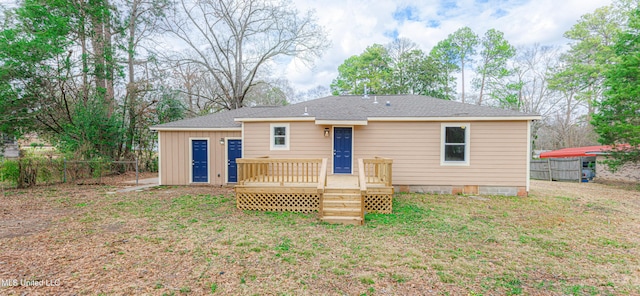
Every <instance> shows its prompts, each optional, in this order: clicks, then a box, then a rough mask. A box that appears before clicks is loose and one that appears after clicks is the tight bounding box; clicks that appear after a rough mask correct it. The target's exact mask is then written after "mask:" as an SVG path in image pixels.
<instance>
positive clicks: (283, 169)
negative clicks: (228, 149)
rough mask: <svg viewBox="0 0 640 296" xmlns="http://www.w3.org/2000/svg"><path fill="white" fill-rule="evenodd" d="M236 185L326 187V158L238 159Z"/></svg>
mask: <svg viewBox="0 0 640 296" xmlns="http://www.w3.org/2000/svg"><path fill="white" fill-rule="evenodd" d="M236 163H237V164H238V184H239V185H245V184H246V183H247V182H251V183H273V184H279V185H280V186H283V185H284V184H285V183H316V184H318V189H320V185H322V188H324V186H325V185H326V171H327V159H326V158H239V159H236Z"/></svg>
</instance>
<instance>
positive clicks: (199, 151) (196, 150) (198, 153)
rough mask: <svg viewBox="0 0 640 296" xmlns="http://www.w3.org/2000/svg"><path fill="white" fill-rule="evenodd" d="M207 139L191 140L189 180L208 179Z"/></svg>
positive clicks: (205, 180) (196, 181)
mask: <svg viewBox="0 0 640 296" xmlns="http://www.w3.org/2000/svg"><path fill="white" fill-rule="evenodd" d="M208 162H209V157H208V155H207V140H192V141H191V182H193V183H200V182H208V181H209V172H208V170H207V167H208Z"/></svg>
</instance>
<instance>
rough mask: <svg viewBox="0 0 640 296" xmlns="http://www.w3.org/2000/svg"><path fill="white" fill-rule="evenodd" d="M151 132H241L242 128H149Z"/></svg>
mask: <svg viewBox="0 0 640 296" xmlns="http://www.w3.org/2000/svg"><path fill="white" fill-rule="evenodd" d="M149 129H150V130H152V131H158V132H169V131H207V132H216V131H221V132H222V131H242V127H156V126H152V127H149Z"/></svg>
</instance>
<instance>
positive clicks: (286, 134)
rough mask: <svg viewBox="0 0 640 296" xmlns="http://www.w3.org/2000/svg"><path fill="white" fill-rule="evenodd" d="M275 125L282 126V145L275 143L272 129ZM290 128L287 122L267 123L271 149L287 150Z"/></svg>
mask: <svg viewBox="0 0 640 296" xmlns="http://www.w3.org/2000/svg"><path fill="white" fill-rule="evenodd" d="M276 127H284V145H276V143H275V133H274V129H275V128H276ZM290 134H291V128H290V126H289V124H288V123H272V124H270V125H269V142H270V143H271V145H270V146H271V150H289V138H290V137H289V135H290Z"/></svg>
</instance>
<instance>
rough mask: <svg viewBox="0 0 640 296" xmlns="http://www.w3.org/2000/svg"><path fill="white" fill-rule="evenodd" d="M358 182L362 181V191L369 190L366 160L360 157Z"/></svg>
mask: <svg viewBox="0 0 640 296" xmlns="http://www.w3.org/2000/svg"><path fill="white" fill-rule="evenodd" d="M358 183H360V192H362V193H364V192H367V174H366V171H365V169H364V160H363V159H362V158H358Z"/></svg>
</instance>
